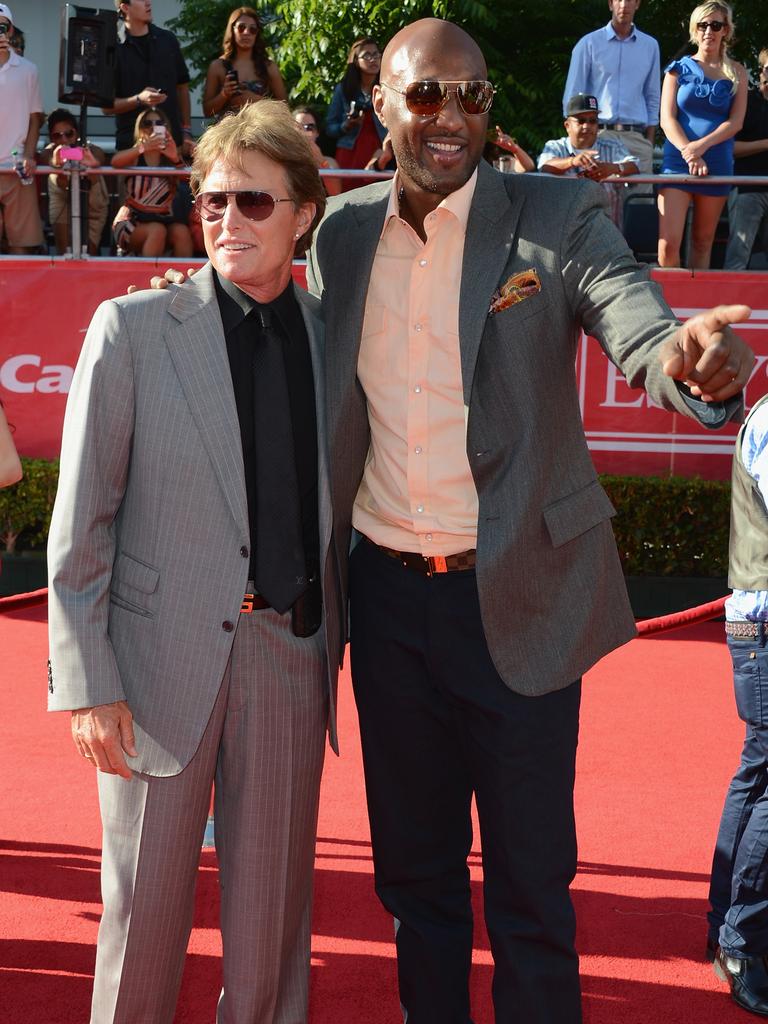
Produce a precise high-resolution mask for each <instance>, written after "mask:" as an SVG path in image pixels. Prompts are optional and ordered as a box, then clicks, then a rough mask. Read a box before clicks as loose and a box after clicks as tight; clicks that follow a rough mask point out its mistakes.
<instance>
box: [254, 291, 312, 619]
mask: <svg viewBox="0 0 768 1024" xmlns="http://www.w3.org/2000/svg"><path fill="white" fill-rule="evenodd" d="M256 317H257V321H258V323H259V325H260V329H259V332H258V337H257V338H256V342H255V345H254V350H253V426H254V432H255V433H254V446H255V454H256V559H255V573H254V575H255V580H254V583H255V584H256V589H257V590H258V592H259V593H260V594H261V595H262V597H264V599H265V600H266V601H268V602H269V604H270V605H271V606H272V607H273V608H274V609H275V610H276V611H278V612H281V613H282V612H285V611H287V610H288V609H289V608H290V607H291V606H292V605H293V603H294V602H295V601H296V599H297V598H298V597H300V596H301V594H303V593H304V591H305V590H306V588H307V580H306V565H305V560H304V544H303V539H302V533H301V506H300V501H299V486H298V481H297V478H296V459H295V455H294V448H293V425H292V423H291V408H290V404H289V398H288V381H287V378H286V373H285V360H284V358H283V345H282V340H281V337H280V334H279V333H278V331H276V330H275V329H274V328H273V326H272V313H271V311H270V310H269V309H259V310H257V312H256Z"/></svg>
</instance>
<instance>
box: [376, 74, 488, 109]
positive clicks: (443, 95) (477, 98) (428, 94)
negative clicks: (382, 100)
mask: <svg viewBox="0 0 768 1024" xmlns="http://www.w3.org/2000/svg"><path fill="white" fill-rule="evenodd" d="M381 84H382V86H383V87H384V88H385V89H391V90H392V92H396V93H398V94H399V95H400V96H404V97H405V105H406V107H407V108H408V109H409V110H410V112H411V113H412V114H416V116H417V117H434V116H435V114H439V113H440V111H441V110H442V109H443V107H444V106H445V105H446V103H447V102H448V100H449V99H450V97H451V96H452V95H453V94H454V93H455V94H456V100H457V102H458V104H459V106H460V107H461V109H462V110H463V111H464V113H465V114H471V115H474V114H487V113H488V111H489V110H490V109H491V105H492V104H493V96H494V93H495V92H496V90H495V89H494V87H493V86H492V85H491V83H490V82H483V81H476V82H411V83H409V84H408V85H407V86H406V87H405V90H404V91H403V90H402V89H396V88H395V87H394V86H393V85H387V83H386V82H382V83H381Z"/></svg>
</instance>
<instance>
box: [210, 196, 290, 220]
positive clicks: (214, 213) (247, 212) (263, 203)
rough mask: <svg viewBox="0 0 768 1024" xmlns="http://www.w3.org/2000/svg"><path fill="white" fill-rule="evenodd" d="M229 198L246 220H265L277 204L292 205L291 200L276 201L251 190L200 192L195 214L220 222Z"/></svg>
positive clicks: (272, 197)
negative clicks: (233, 201)
mask: <svg viewBox="0 0 768 1024" xmlns="http://www.w3.org/2000/svg"><path fill="white" fill-rule="evenodd" d="M230 196H231V197H232V198H233V199H234V200H235V202H236V203H237V208H238V210H239V211H240V213H242V214H243V216H244V217H247V218H248V220H266V219H267V218H268V217H271V216H272V214H273V213H274V212H275V206H276V205H277V204H278V203H292V202H293V200H292V199H276V198H275V197H274V196H273V195H270V194H269V192H260V191H257V190H252V189H242V190H232V191H231V192H201V193H200V194H199V195H198V196H196V197H195V206H196V207H197V212H198V213H199V214H200V216H201V217H202V218H203V220H208V221H214V220H221V218H222V217H223V216H224V214H225V213H226V210H227V206H228V205H229V198H230Z"/></svg>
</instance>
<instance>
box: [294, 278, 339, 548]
mask: <svg viewBox="0 0 768 1024" xmlns="http://www.w3.org/2000/svg"><path fill="white" fill-rule="evenodd" d="M294 292H295V295H296V298H297V300H298V303H299V309H300V310H301V315H302V316H303V317H304V324H305V325H306V328H307V337H308V338H309V352H310V355H311V357H312V375H313V377H314V381H315V409H316V411H317V506H318V518H319V525H320V551H321V552H323V553H324V552H326V551H327V550H328V547H329V545H330V543H331V515H330V512H331V488H330V480H329V473H328V428H327V425H326V419H325V413H326V405H325V351H324V349H325V345H324V336H323V324H322V321H321V320H320V318H319V314H318V313H316V312H315V311H314V310H313V308H312V305H313V304H314V301H316V300H312V299H311V298H310V296H309V295H308V294H307V293H306V292H305V291H304V289H303V288H299V287H298V286H297V285H294ZM318 307H319V304H318ZM321 564H323V560H322V559H321Z"/></svg>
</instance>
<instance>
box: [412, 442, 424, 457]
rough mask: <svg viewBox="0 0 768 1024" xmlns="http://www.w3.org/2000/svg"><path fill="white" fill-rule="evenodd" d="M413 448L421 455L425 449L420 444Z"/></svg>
mask: <svg viewBox="0 0 768 1024" xmlns="http://www.w3.org/2000/svg"><path fill="white" fill-rule="evenodd" d="M413 450H414V451H415V452H416V454H417V455H421V453H422V452H423V451H424V449H423V448H422V447H421V445H420V444H417V445H416V447H415V448H414V449H413Z"/></svg>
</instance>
